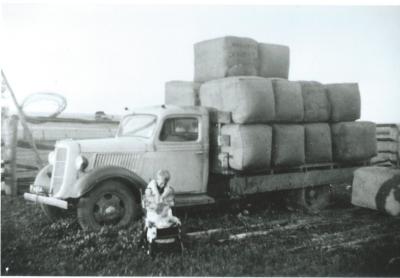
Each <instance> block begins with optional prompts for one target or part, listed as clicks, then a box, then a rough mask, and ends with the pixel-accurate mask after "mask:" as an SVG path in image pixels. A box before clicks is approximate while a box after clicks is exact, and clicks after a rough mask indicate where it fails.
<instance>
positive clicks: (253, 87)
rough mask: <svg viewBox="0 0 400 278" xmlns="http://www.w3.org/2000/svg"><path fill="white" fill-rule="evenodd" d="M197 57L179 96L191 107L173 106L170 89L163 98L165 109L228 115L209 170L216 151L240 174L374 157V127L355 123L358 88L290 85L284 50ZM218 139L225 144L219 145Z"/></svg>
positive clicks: (227, 47) (230, 49) (258, 47)
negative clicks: (200, 108) (197, 108)
mask: <svg viewBox="0 0 400 278" xmlns="http://www.w3.org/2000/svg"><path fill="white" fill-rule="evenodd" d="M194 52H195V74H194V82H191V83H185V84H188V85H187V87H190V89H188V90H186V91H185V93H183V92H182V94H187V95H191V97H188V99H190V100H191V101H186V99H187V98H186V97H183V98H182V99H183V100H182V101H181V100H179V101H178V100H174V101H170V100H171V99H172V98H171V95H173V94H175V96H178V95H179V94H180V93H181V91H180V90H178V88H177V89H175V90H174V89H171V82H170V83H167V84H166V99H168V102H167V104H178V105H179V104H182V102H184V103H185V104H186V103H187V104H191V105H193V103H195V104H196V105H201V106H205V107H210V108H213V109H217V110H218V111H223V112H229V113H230V115H231V121H230V123H229V124H225V125H223V126H222V128H221V130H220V131H219V133H217V132H215V130H212V132H211V137H212V138H211V144H210V145H211V147H210V148H211V152H210V153H211V164H213V163H216V162H218V161H219V160H220V159H217V158H215V157H212V156H213V155H214V156H215V155H218V153H219V152H223V153H226V154H227V156H228V164H229V167H230V168H232V169H234V170H238V171H244V170H246V171H247V170H248V171H261V170H265V169H272V168H274V169H276V168H293V167H299V166H303V165H305V164H321V163H333V162H338V163H354V162H362V161H366V160H369V159H370V158H371V157H373V156H374V155H375V154H376V139H375V125H374V124H373V123H370V122H359V121H357V122H356V120H358V119H359V118H360V108H361V103H360V92H359V88H358V85H357V84H355V83H341V84H326V85H324V84H321V83H319V82H316V81H289V80H288V77H289V61H290V51H289V48H288V47H287V46H283V45H276V44H265V43H258V42H256V41H255V40H252V39H249V38H239V37H223V38H218V39H213V40H207V41H203V42H199V43H197V44H195V46H194ZM193 84H196V85H193ZM198 84H200V86H199V87H200V89H199V90H198V89H197V88H198V87H197V85H198ZM193 88H196V90H195V89H193ZM167 91H168V92H167ZM171 91H174V92H172V93H171ZM192 95H193V96H196V99H197V96H199V98H198V99H199V101H198V102H195V101H192V99H194V98H195V97H192ZM216 136H222V137H225V138H230V139H229V140H224V143H223V144H222V145H220V146H217V144H216V143H215V142H217V141H218V140H217V139H216V138H213V137H216ZM213 142H214V143H213ZM211 166H212V167H211V168H212V169H218V167H213V165H211Z"/></svg>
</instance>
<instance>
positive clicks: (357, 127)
mask: <svg viewBox="0 0 400 278" xmlns="http://www.w3.org/2000/svg"><path fill="white" fill-rule="evenodd" d="M331 131H332V146H333V160H334V161H337V162H352V161H366V160H368V159H370V158H371V157H373V156H375V155H376V154H377V144H376V137H375V124H374V123H371V122H341V123H335V124H332V125H331Z"/></svg>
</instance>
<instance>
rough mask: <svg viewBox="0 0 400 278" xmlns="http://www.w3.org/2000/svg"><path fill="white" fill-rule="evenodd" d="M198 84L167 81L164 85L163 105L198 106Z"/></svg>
mask: <svg viewBox="0 0 400 278" xmlns="http://www.w3.org/2000/svg"><path fill="white" fill-rule="evenodd" d="M200 85H201V84H200V83H197V82H191V81H169V82H166V83H165V104H172V105H189V106H196V105H200V98H199V90H200Z"/></svg>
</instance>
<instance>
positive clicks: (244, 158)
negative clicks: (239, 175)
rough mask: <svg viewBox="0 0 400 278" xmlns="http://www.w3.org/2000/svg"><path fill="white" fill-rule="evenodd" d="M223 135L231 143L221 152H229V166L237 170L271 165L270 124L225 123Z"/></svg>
mask: <svg viewBox="0 0 400 278" xmlns="http://www.w3.org/2000/svg"><path fill="white" fill-rule="evenodd" d="M221 135H222V136H229V144H227V145H225V146H222V147H221V152H224V153H228V154H229V167H231V168H232V169H235V170H239V171H243V170H253V171H254V170H262V169H269V168H270V167H271V148H272V128H271V126H268V125H238V124H229V125H224V126H223V127H222V129H221Z"/></svg>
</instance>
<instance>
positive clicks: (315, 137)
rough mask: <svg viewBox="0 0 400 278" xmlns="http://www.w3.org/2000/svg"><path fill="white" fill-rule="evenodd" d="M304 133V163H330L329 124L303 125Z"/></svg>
mask: <svg viewBox="0 0 400 278" xmlns="http://www.w3.org/2000/svg"><path fill="white" fill-rule="evenodd" d="M304 131H305V155H306V163H320V162H332V140H331V128H330V126H329V124H327V123H313V124H305V125H304Z"/></svg>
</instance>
